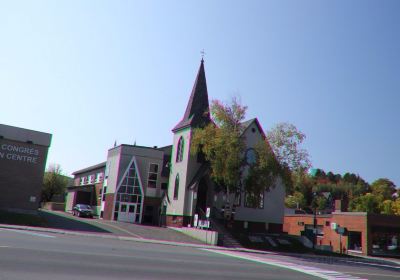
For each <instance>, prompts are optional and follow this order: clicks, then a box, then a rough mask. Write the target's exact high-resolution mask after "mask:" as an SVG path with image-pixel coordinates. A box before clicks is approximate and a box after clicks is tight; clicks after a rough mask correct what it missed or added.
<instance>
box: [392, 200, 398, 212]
mask: <svg viewBox="0 0 400 280" xmlns="http://www.w3.org/2000/svg"><path fill="white" fill-rule="evenodd" d="M392 211H393V214H395V215H398V216H400V198H398V199H396V200H395V201H394V202H393V203H392Z"/></svg>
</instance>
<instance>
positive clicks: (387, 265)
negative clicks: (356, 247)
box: [344, 260, 400, 270]
mask: <svg viewBox="0 0 400 280" xmlns="http://www.w3.org/2000/svg"><path fill="white" fill-rule="evenodd" d="M344 262H347V263H355V264H363V265H369V266H377V267H385V268H394V269H398V270H400V266H395V265H389V264H379V263H367V262H357V261H349V260H346V261H344Z"/></svg>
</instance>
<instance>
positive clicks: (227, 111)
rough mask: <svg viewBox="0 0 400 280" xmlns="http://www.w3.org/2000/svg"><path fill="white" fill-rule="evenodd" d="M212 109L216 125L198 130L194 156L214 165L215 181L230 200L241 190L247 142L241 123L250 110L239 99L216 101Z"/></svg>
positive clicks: (212, 172) (194, 139) (193, 143)
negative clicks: (202, 157) (226, 102)
mask: <svg viewBox="0 0 400 280" xmlns="http://www.w3.org/2000/svg"><path fill="white" fill-rule="evenodd" d="M210 109H211V117H212V120H213V122H211V123H209V124H208V125H207V126H205V127H201V128H196V129H195V130H194V132H193V135H192V144H191V145H192V146H191V153H192V154H193V155H197V154H198V153H202V154H203V155H204V157H205V159H206V160H207V161H208V162H209V163H210V167H211V177H212V179H213V180H214V181H215V182H216V183H217V184H218V185H220V186H222V187H223V188H224V189H225V190H226V192H227V193H228V197H229V194H230V193H232V192H234V191H236V189H237V188H238V186H239V181H240V179H241V175H242V167H243V164H244V160H243V155H244V153H245V143H244V139H243V138H242V137H241V133H242V127H241V122H242V121H243V120H244V118H245V114H246V110H247V107H246V106H242V105H241V104H240V103H239V102H238V101H237V100H236V99H232V101H231V102H230V103H229V104H223V103H221V102H220V101H217V100H213V101H212V103H211V106H210Z"/></svg>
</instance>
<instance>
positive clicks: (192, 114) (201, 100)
mask: <svg viewBox="0 0 400 280" xmlns="http://www.w3.org/2000/svg"><path fill="white" fill-rule="evenodd" d="M209 111H210V110H209V104H208V92H207V82H206V74H205V71H204V60H203V58H202V59H201V63H200V68H199V71H198V73H197V77H196V81H195V82H194V86H193V89H192V93H191V94H190V99H189V102H188V104H187V107H186V111H185V114H184V116H183V118H182V120H181V121H180V122H179V123H178V124H177V125H176V126H175V127H174V128H173V129H172V131H173V132H176V131H178V130H180V129H183V128H186V127H189V126H191V127H197V126H199V125H202V124H205V123H208V122H209V121H210V112H209Z"/></svg>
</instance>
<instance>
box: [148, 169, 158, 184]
mask: <svg viewBox="0 0 400 280" xmlns="http://www.w3.org/2000/svg"><path fill="white" fill-rule="evenodd" d="M157 177H158V164H156V163H150V167H149V175H148V177H147V187H149V188H156V187H157Z"/></svg>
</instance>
